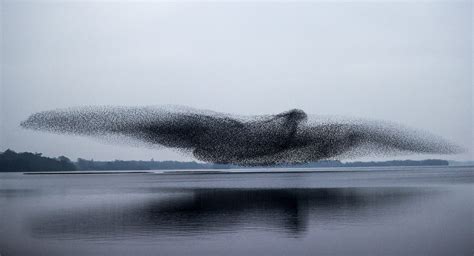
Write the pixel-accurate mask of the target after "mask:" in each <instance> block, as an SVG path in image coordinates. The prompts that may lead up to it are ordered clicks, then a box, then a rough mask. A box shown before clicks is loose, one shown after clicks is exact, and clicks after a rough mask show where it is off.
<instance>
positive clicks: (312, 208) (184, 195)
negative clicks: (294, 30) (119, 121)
mask: <svg viewBox="0 0 474 256" xmlns="http://www.w3.org/2000/svg"><path fill="white" fill-rule="evenodd" d="M317 170H332V171H322V172H317V173H248V174H245V173H244V174H157V173H150V174H96V175H85V174H84V175H81V174H76V175H23V174H22V173H2V174H0V254H1V255H2V256H9V255H53V256H54V255H260V256H262V255H472V254H473V252H474V251H473V248H474V246H473V241H474V219H473V209H474V200H473V195H474V193H473V192H474V190H473V183H474V168H472V167H449V168H448V167H410V168H407V167H405V168H383V169H375V168H370V169H368V168H366V169H364V168H359V169H355V170H347V169H346V170H344V169H337V168H333V169H317ZM279 171H282V170H281V169H279Z"/></svg>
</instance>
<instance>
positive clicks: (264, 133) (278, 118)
mask: <svg viewBox="0 0 474 256" xmlns="http://www.w3.org/2000/svg"><path fill="white" fill-rule="evenodd" d="M21 126H22V127H24V128H28V129H33V130H40V131H48V132H53V133H60V134H71V135H83V136H89V137H95V138H99V139H105V140H108V141H120V142H125V143H131V144H136V143H137V142H138V143H139V144H141V145H145V146H151V147H155V146H158V147H167V148H172V149H175V150H178V151H181V152H185V153H191V154H192V155H193V156H194V157H195V158H197V159H198V160H201V161H205V162H212V163H219V164H236V165H244V166H245V165H246V166H250V165H274V164H283V163H306V162H315V161H319V160H325V159H347V158H353V157H359V156H370V155H393V154H400V153H403V154H408V153H426V154H453V153H459V152H461V151H462V149H461V148H460V147H458V146H456V145H454V144H452V143H450V142H448V141H446V140H444V139H442V138H441V137H439V136H435V135H431V134H429V133H428V132H424V131H419V130H416V129H410V128H407V127H404V126H401V125H398V124H394V123H389V122H383V121H371V120H362V119H349V118H334V117H333V118H331V117H325V116H313V115H311V116H309V115H308V114H306V113H305V112H304V111H303V110H299V109H292V110H288V111H286V112H282V113H279V114H274V115H260V116H237V115H231V114H224V113H218V112H213V111H205V110H197V109H192V108H187V107H176V106H175V107H170V106H162V107H160V106H148V107H113V106H96V107H92V106H90V107H76V108H66V109H57V110H50V111H43V112H39V113H35V114H32V115H31V116H30V117H29V118H28V119H26V120H25V121H23V122H22V123H21Z"/></svg>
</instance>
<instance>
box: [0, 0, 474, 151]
mask: <svg viewBox="0 0 474 256" xmlns="http://www.w3.org/2000/svg"><path fill="white" fill-rule="evenodd" d="M0 3H1V5H0V7H1V12H0V15H1V37H2V40H1V42H2V45H1V56H0V57H1V65H2V66H1V71H2V73H1V75H2V77H1V91H0V92H1V95H0V100H1V104H0V107H1V115H0V118H1V119H0V122H1V126H0V127H1V133H0V135H1V136H0V150H5V149H7V148H11V149H13V150H16V151H34V152H42V153H44V154H45V155H47V156H59V155H66V156H69V157H71V158H73V159H75V158H77V157H82V158H88V159H90V158H94V159H104V160H108V159H151V158H154V159H155V160H164V159H177V160H189V159H191V158H190V157H185V156H182V155H179V154H177V153H174V152H172V151H168V150H161V151H158V150H151V149H146V148H136V147H130V146H126V145H110V144H102V143H100V142H96V141H95V140H92V139H89V138H83V137H73V136H64V135H54V134H48V133H40V132H33V131H28V130H23V129H21V128H20V127H19V123H20V122H21V121H22V120H24V119H26V118H27V117H28V115H30V114H31V113H34V112H37V111H42V110H49V109H55V108H62V107H69V106H83V105H128V106H135V105H161V104H177V105H186V106H191V107H195V108H204V109H210V110H215V111H220V112H228V113H236V114H249V115H251V114H271V113H278V112H281V111H285V110H288V109H291V108H301V109H303V110H305V111H306V112H307V113H311V114H322V115H342V116H350V117H361V118H370V119H381V120H389V121H393V122H398V123H401V124H404V125H407V126H410V127H414V128H418V129H423V130H427V131H429V132H431V133H434V134H438V135H440V136H443V137H444V138H446V139H448V140H451V141H453V142H455V143H457V144H459V145H462V146H464V147H466V148H467V149H469V152H467V153H465V154H461V155H458V156H449V157H445V156H441V157H442V158H447V159H457V160H468V159H471V160H472V159H473V157H472V152H473V105H472V99H473V90H472V87H473V84H472V75H473V69H472V68H473V67H472V57H473V56H472V35H473V28H472V12H473V6H472V1H470V0H468V1H391V2H387V1H371V2H364V1H349V2H341V1H333V2H329V1H328V2H324V1H307V2H299V3H294V2H258V3H254V2H225V3H216V2H158V1H147V2H132V1H123V2H118V1H70V2H66V1H49V2H47V1H41V0H38V1H13V0H11V1H8V0H0ZM402 158H426V156H406V157H402Z"/></svg>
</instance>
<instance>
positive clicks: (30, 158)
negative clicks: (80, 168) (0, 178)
mask: <svg viewBox="0 0 474 256" xmlns="http://www.w3.org/2000/svg"><path fill="white" fill-rule="evenodd" d="M76 169H77V168H76V166H75V165H74V163H73V162H71V160H69V158H67V157H65V156H60V157H58V158H49V157H44V156H42V155H41V153H28V152H24V153H16V152H15V151H13V150H10V149H7V150H6V151H5V152H3V153H1V154H0V171H1V172H35V171H74V170H76Z"/></svg>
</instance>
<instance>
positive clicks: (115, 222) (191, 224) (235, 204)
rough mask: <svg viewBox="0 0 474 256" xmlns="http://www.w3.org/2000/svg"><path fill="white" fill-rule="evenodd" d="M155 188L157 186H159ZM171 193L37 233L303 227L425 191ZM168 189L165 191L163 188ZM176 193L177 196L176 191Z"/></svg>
mask: <svg viewBox="0 0 474 256" xmlns="http://www.w3.org/2000/svg"><path fill="white" fill-rule="evenodd" d="M155 192H156V191H155ZM173 192H174V193H171V195H170V196H169V197H165V198H162V199H160V200H153V199H151V200H147V201H144V202H141V203H138V204H137V203H130V204H129V205H125V206H122V207H116V206H115V205H106V206H97V207H95V208H86V209H77V210H74V211H66V212H59V213H53V214H47V215H44V216H38V217H35V218H34V219H33V221H32V228H31V230H32V232H33V234H34V235H38V236H49V237H55V238H58V239H78V238H79V239H80V238H94V237H95V236H97V237H102V238H107V237H109V238H116V237H115V236H118V237H131V236H136V235H153V236H167V237H170V236H192V235H199V234H202V233H209V232H235V231H236V230H238V229H242V228H253V229H256V228H261V229H267V228H268V229H272V230H276V231H285V232H287V233H289V234H295V235H297V234H298V233H301V232H304V231H305V230H306V229H307V227H308V219H310V218H314V219H315V220H316V221H318V218H323V219H324V220H325V222H331V221H340V220H344V221H346V222H351V221H360V218H369V217H375V216H376V215H377V214H380V212H383V211H386V210H388V209H390V207H393V206H400V204H403V203H404V202H405V201H409V200H410V199H411V198H412V197H416V196H421V195H423V194H426V193H425V192H424V191H423V190H419V189H418V190H416V189H403V190H400V189H397V188H385V189H382V188H329V189H322V188H321V189H318V188H314V189H298V188H295V189H183V190H175V191H173ZM163 193H166V191H163ZM175 193H177V194H178V195H176V194H175Z"/></svg>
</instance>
